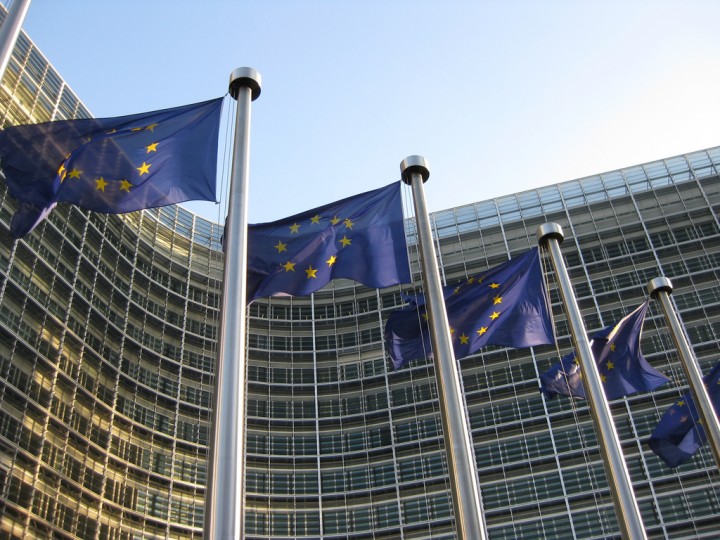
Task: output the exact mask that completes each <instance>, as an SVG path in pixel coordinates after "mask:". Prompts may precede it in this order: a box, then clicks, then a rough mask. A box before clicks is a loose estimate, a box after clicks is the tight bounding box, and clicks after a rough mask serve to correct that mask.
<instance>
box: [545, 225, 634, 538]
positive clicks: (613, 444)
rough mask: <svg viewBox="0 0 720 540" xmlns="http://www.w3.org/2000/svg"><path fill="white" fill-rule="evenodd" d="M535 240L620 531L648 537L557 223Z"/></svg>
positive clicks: (625, 536)
mask: <svg viewBox="0 0 720 540" xmlns="http://www.w3.org/2000/svg"><path fill="white" fill-rule="evenodd" d="M537 237H538V241H539V243H540V244H541V245H542V244H546V245H547V246H548V248H549V251H550V258H551V259H552V263H553V267H554V268H555V274H556V276H557V281H558V286H559V287H560V293H561V296H562V299H563V303H564V304H565V310H566V311H567V318H568V323H569V324H570V333H571V334H572V340H573V345H574V346H575V355H576V357H577V358H579V360H580V371H581V374H582V379H583V385H584V386H585V394H586V396H587V401H588V405H589V406H590V414H591V415H592V419H593V424H594V425H595V431H596V433H597V438H598V446H599V447H600V455H601V456H602V459H603V463H604V465H605V473H606V474H607V477H608V483H609V484H610V494H611V495H612V500H613V504H614V505H615V513H616V515H617V520H618V524H619V525H620V532H621V534H622V537H623V538H625V539H627V540H636V539H644V538H647V536H646V535H645V527H644V526H643V522H642V517H641V516H640V508H639V507H638V504H637V501H636V500H635V493H634V491H633V487H632V482H631V481H630V473H629V472H628V469H627V464H626V463H625V459H624V457H623V453H622V448H621V446H620V439H619V438H618V435H617V432H616V431H615V424H614V423H613V418H612V414H611V413H610V406H609V405H608V402H607V399H606V398H605V390H604V389H603V386H602V382H601V381H600V372H599V371H598V368H597V365H596V364H595V360H594V358H593V354H592V351H591V349H590V343H589V342H588V338H587V331H586V330H585V324H584V323H583V320H582V316H581V314H580V310H579V309H578V306H577V302H576V300H575V293H574V292H573V289H572V283H570V277H569V276H568V273H567V269H566V268H565V262H564V260H563V257H562V253H561V251H560V242H562V240H563V238H564V236H563V232H562V227H560V225H558V224H557V223H545V224H544V225H541V226H540V227H538V230H537Z"/></svg>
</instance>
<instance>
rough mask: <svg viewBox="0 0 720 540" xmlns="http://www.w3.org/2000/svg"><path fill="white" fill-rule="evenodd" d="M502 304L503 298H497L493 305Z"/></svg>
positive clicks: (494, 299)
mask: <svg viewBox="0 0 720 540" xmlns="http://www.w3.org/2000/svg"><path fill="white" fill-rule="evenodd" d="M497 304H502V296H496V297H495V298H493V305H497Z"/></svg>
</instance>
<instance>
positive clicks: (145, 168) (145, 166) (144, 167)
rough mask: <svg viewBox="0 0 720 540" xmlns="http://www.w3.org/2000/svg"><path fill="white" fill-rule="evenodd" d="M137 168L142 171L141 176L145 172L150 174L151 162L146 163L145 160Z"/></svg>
mask: <svg viewBox="0 0 720 540" xmlns="http://www.w3.org/2000/svg"><path fill="white" fill-rule="evenodd" d="M135 168H136V169H137V170H138V171H140V176H142V175H143V174H150V164H149V163H145V162H144V161H143V164H142V165H140V166H139V167H135Z"/></svg>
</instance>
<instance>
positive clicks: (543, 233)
mask: <svg viewBox="0 0 720 540" xmlns="http://www.w3.org/2000/svg"><path fill="white" fill-rule="evenodd" d="M536 234H537V239H538V242H539V243H541V244H542V243H544V242H545V240H548V239H550V238H554V239H555V240H557V241H558V242H562V241H563V240H564V239H565V235H564V234H563V230H562V227H561V226H560V224H559V223H544V224H542V225H540V226H539V227H538V228H537V233H536Z"/></svg>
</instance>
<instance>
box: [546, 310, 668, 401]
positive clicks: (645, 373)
mask: <svg viewBox="0 0 720 540" xmlns="http://www.w3.org/2000/svg"><path fill="white" fill-rule="evenodd" d="M649 302H650V300H646V301H645V302H644V303H643V304H642V305H640V306H639V307H638V308H637V309H635V311H633V312H632V313H630V314H628V315H626V316H625V317H624V318H623V319H622V320H621V321H620V322H619V323H617V324H616V325H614V326H608V327H607V328H604V329H602V330H600V331H599V332H597V333H596V334H595V335H593V337H592V341H591V346H590V348H591V350H592V353H593V356H594V357H595V363H596V364H597V366H598V371H599V372H600V380H601V381H602V384H603V388H604V389H605V396H606V397H607V398H608V399H617V398H620V397H622V396H627V395H630V394H635V393H636V392H649V391H651V390H654V389H655V388H657V387H658V386H661V385H663V384H665V383H666V382H668V380H669V379H668V378H667V377H666V376H665V375H663V374H662V373H660V372H659V371H658V370H656V369H655V368H654V367H652V366H651V365H650V364H649V363H648V361H647V360H645V357H643V355H642V352H641V351H640V337H641V334H642V327H643V322H644V321H645V315H646V313H647V310H648V306H649ZM540 382H541V391H542V392H543V393H544V394H545V395H546V396H548V397H549V398H553V397H555V396H556V395H558V394H560V395H566V396H572V397H577V398H582V399H585V389H584V387H583V384H582V377H581V373H580V366H579V364H578V361H577V359H576V358H575V353H574V352H572V353H570V354H568V355H565V356H564V357H563V358H562V360H561V361H560V362H558V363H557V364H555V365H553V366H552V367H551V368H550V369H548V370H547V371H546V372H545V373H543V374H542V375H541V376H540Z"/></svg>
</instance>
